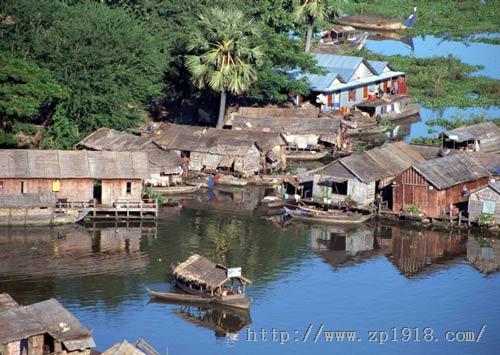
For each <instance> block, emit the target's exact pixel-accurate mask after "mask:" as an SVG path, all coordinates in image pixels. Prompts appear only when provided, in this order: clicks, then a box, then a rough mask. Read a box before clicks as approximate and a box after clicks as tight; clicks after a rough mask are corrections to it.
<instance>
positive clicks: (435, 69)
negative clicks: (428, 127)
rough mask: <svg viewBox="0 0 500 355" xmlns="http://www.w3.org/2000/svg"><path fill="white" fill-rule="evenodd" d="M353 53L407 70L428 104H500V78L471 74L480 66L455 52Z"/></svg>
mask: <svg viewBox="0 0 500 355" xmlns="http://www.w3.org/2000/svg"><path fill="white" fill-rule="evenodd" d="M352 54H353V55H358V56H363V57H365V58H367V59H370V60H384V61H388V62H390V63H391V64H392V65H393V66H394V68H396V70H401V71H404V72H406V73H407V78H408V90H409V94H410V95H411V96H413V97H414V98H415V99H416V100H417V101H419V102H420V103H422V104H424V105H425V107H427V108H444V107H450V106H455V107H472V106H481V107H487V106H500V81H499V80H495V79H491V78H487V77H484V76H471V74H472V73H474V72H476V71H477V70H479V69H481V66H473V65H468V64H465V63H462V62H461V61H460V60H459V59H458V58H455V57H452V56H448V57H432V58H415V57H412V56H402V55H393V56H384V55H380V54H375V53H372V52H370V51H368V50H362V51H358V52H356V53H352Z"/></svg>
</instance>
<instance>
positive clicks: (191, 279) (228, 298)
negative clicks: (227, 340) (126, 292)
mask: <svg viewBox="0 0 500 355" xmlns="http://www.w3.org/2000/svg"><path fill="white" fill-rule="evenodd" d="M171 268H172V272H173V274H174V277H175V286H176V287H178V288H179V289H180V290H182V291H184V292H185V294H178V293H174V292H157V291H153V290H149V289H148V292H149V294H150V296H151V297H153V298H157V299H163V300H168V301H179V302H198V303H199V302H202V303H214V304H221V305H225V306H229V307H234V308H241V309H248V308H249V307H250V304H251V303H252V301H251V300H249V299H248V298H246V296H245V285H246V284H247V283H251V281H250V280H248V279H246V278H245V277H244V276H242V275H241V268H226V267H224V266H222V265H219V264H216V263H213V262H212V261H210V260H208V259H207V258H205V257H203V256H200V255H198V254H194V255H192V256H190V257H189V258H188V259H187V260H186V261H184V262H183V263H180V264H179V265H176V266H175V265H171ZM235 281H236V282H237V285H235Z"/></svg>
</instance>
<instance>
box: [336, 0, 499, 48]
mask: <svg viewBox="0 0 500 355" xmlns="http://www.w3.org/2000/svg"><path fill="white" fill-rule="evenodd" d="M414 6H417V23H416V25H415V27H414V28H412V29H411V30H410V31H411V34H412V35H423V34H434V35H439V36H443V35H448V36H452V37H454V38H464V37H465V36H467V35H470V34H475V33H498V32H500V22H499V21H498V18H499V17H500V14H499V12H500V1H498V0H493V1H476V0H464V1H449V0H434V1H426V0H415V1H408V2H404V3H402V2H401V1H399V0H373V1H366V2H354V1H350V2H346V3H344V4H342V11H343V12H345V13H348V14H357V15H380V16H385V17H393V18H401V19H403V18H406V17H408V16H409V15H410V14H411V12H412V10H413V7H414ZM490 40H491V39H488V38H477V39H476V41H478V42H481V41H484V42H486V43H490Z"/></svg>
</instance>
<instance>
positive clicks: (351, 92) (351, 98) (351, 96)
mask: <svg viewBox="0 0 500 355" xmlns="http://www.w3.org/2000/svg"><path fill="white" fill-rule="evenodd" d="M352 101H356V89H352V90H349V102H352Z"/></svg>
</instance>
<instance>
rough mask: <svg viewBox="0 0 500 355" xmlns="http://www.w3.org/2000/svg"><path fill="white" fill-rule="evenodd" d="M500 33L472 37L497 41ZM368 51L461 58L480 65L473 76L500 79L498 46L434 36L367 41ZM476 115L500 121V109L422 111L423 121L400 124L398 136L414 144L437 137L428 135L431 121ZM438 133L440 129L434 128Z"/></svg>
mask: <svg viewBox="0 0 500 355" xmlns="http://www.w3.org/2000/svg"><path fill="white" fill-rule="evenodd" d="M498 36H499V34H498V33H486V34H479V35H473V36H471V37H487V38H496V37H498ZM366 48H367V49H368V50H370V51H372V52H374V53H379V54H383V55H398V54H399V55H410V56H415V57H418V58H429V57H434V56H443V57H446V56H448V55H452V56H454V57H457V58H459V59H460V60H461V61H462V62H464V63H467V64H470V65H481V66H483V68H482V69H480V70H478V71H477V72H475V73H474V74H473V75H482V76H486V77H489V78H492V79H497V80H498V79H500V66H499V65H498V58H500V46H499V45H495V44H487V43H477V42H471V41H469V40H464V41H456V40H452V39H446V38H439V37H435V36H418V37H413V38H411V37H407V38H403V39H402V40H400V41H397V40H391V39H386V40H368V41H367V43H366ZM476 115H485V116H488V117H500V108H499V107H497V106H492V107H486V108H483V107H467V108H458V107H446V108H444V109H437V110H436V109H428V108H426V107H422V109H421V110H420V118H421V119H420V121H417V122H412V123H411V124H410V125H408V124H405V123H403V124H400V125H399V130H400V132H397V135H398V136H400V137H403V138H404V139H405V140H406V141H408V142H409V141H411V140H412V139H413V138H416V137H434V136H436V135H437V134H436V133H435V132H429V126H427V125H426V124H425V123H426V122H427V121H428V120H429V119H434V118H440V117H442V118H446V119H453V118H455V117H462V118H469V117H471V116H476ZM433 128H435V129H437V130H438V131H439V130H440V129H441V127H433Z"/></svg>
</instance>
